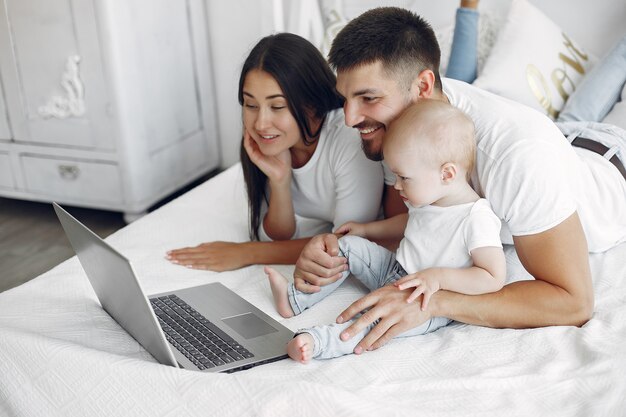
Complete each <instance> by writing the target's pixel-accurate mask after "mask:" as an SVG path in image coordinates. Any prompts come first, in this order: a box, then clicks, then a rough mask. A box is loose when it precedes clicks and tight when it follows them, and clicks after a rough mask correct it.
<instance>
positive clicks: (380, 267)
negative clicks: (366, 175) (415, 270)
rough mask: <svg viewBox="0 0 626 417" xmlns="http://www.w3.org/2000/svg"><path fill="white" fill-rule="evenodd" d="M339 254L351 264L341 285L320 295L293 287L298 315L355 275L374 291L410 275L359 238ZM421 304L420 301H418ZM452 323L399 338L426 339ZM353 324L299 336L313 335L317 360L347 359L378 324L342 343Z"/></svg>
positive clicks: (343, 244)
mask: <svg viewBox="0 0 626 417" xmlns="http://www.w3.org/2000/svg"><path fill="white" fill-rule="evenodd" d="M339 253H340V255H341V256H343V257H345V258H346V259H347V260H348V265H349V266H350V271H346V272H344V273H343V276H342V277H341V279H339V280H338V281H336V282H334V283H332V284H330V285H325V286H323V287H321V290H320V291H319V292H317V293H310V294H309V293H303V292H301V291H298V290H296V288H295V287H294V285H293V284H290V285H289V287H288V290H287V293H288V297H289V303H290V304H291V308H292V309H293V311H294V313H295V314H300V313H302V312H303V311H304V310H306V309H307V308H309V307H312V306H313V305H315V304H317V303H318V302H319V301H321V300H323V299H324V298H326V297H327V296H328V295H329V294H331V293H332V292H333V291H334V290H335V289H336V288H337V287H339V286H340V285H341V283H342V282H343V281H344V280H345V279H346V278H347V277H348V276H349V275H350V274H352V275H354V276H355V277H356V278H357V279H358V280H359V281H361V282H362V283H363V284H364V285H365V286H366V287H367V288H368V289H369V290H370V291H372V290H375V289H378V288H380V287H384V286H385V285H388V284H391V283H394V282H396V281H397V280H399V279H400V278H402V277H403V276H405V275H407V273H406V271H405V270H404V268H402V265H400V264H399V263H398V261H396V256H395V254H394V253H393V252H390V251H388V250H387V249H385V248H383V247H382V246H379V245H377V244H375V243H373V242H370V241H369V240H367V239H363V238H361V237H358V236H344V237H342V238H341V239H339ZM416 302H417V301H416ZM450 322H451V320H449V319H447V318H444V317H433V318H432V319H430V320H428V321H427V322H425V323H423V324H422V325H420V326H418V327H416V328H413V329H411V330H408V331H406V332H404V333H402V334H401V335H399V336H398V337H407V336H415V335H422V334H425V333H429V332H432V331H434V330H436V329H438V328H440V327H443V326H446V325H448V324H449V323H450ZM351 324H352V322H347V323H342V324H331V325H327V326H316V327H312V328H309V329H301V330H299V331H298V333H309V334H310V335H311V336H312V337H313V340H314V345H315V347H314V350H313V357H314V358H316V359H330V358H335V357H337V356H342V355H347V354H350V353H352V352H353V351H354V348H355V347H356V345H357V344H358V343H359V342H360V341H361V339H363V337H364V336H365V335H366V334H367V333H368V332H369V331H370V330H371V329H372V328H373V327H374V326H375V325H376V324H377V322H375V323H373V324H371V325H370V326H368V327H367V328H366V329H364V330H363V331H362V332H361V333H359V334H357V335H355V336H353V337H352V339H350V340H348V341H347V342H344V341H342V340H341V339H339V335H340V334H341V332H342V331H343V330H345V329H346V328H348V326H350V325H351Z"/></svg>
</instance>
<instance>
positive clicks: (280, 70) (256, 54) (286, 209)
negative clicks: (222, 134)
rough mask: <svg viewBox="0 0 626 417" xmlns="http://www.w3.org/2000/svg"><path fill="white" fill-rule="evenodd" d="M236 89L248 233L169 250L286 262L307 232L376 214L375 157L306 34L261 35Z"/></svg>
mask: <svg viewBox="0 0 626 417" xmlns="http://www.w3.org/2000/svg"><path fill="white" fill-rule="evenodd" d="M238 96H239V103H240V104H241V105H242V111H243V124H244V134H243V140H242V145H241V164H242V168H243V173H244V179H245V183H246V189H247V192H248V203H249V207H250V237H251V241H250V242H243V243H231V242H210V243H203V244H201V245H198V246H196V247H191V248H182V249H177V250H173V251H170V252H168V254H167V258H168V259H169V260H171V261H172V262H174V263H177V264H181V265H184V266H187V267H190V268H196V269H210V270H214V271H225V270H231V269H236V268H240V267H243V266H246V265H251V264H293V263H295V261H296V260H297V258H298V255H299V254H300V251H301V249H302V248H303V247H304V245H305V244H306V242H307V241H308V238H307V237H311V236H313V235H315V234H318V233H322V232H329V231H331V230H333V228H335V227H338V226H340V225H342V224H343V223H345V222H347V221H358V222H365V221H371V220H374V219H375V218H376V217H377V215H378V213H379V210H380V204H381V196H382V189H383V172H382V166H381V165H380V163H378V162H373V161H370V160H368V159H367V158H366V157H365V155H364V154H363V152H362V151H361V146H360V138H359V135H358V132H357V131H356V129H352V128H350V127H347V126H345V124H344V116H343V111H342V110H341V107H342V105H343V101H342V99H341V98H340V97H339V96H338V95H337V93H336V92H335V76H334V74H333V73H332V71H331V70H330V68H329V67H328V64H327V63H326V61H325V60H324V58H323V57H322V55H321V54H320V53H319V51H318V50H317V49H316V48H315V47H314V46H313V45H312V44H311V43H310V42H308V41H307V40H306V39H304V38H302V37H300V36H297V35H293V34H289V33H281V34H276V35H271V36H267V37H265V38H263V39H261V41H259V43H258V44H257V45H256V46H255V47H254V48H253V49H252V51H251V52H250V55H249V56H248V58H247V59H246V61H245V63H244V65H243V68H242V71H241V76H240V79H239V95H238Z"/></svg>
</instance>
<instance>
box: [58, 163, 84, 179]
mask: <svg viewBox="0 0 626 417" xmlns="http://www.w3.org/2000/svg"><path fill="white" fill-rule="evenodd" d="M79 174H80V169H79V168H78V166H76V165H59V175H60V176H61V178H63V179H64V180H68V181H72V180H75V179H76V178H78V175H79Z"/></svg>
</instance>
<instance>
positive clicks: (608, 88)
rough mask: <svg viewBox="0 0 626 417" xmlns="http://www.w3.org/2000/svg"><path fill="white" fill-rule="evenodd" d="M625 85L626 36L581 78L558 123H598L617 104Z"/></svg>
mask: <svg viewBox="0 0 626 417" xmlns="http://www.w3.org/2000/svg"><path fill="white" fill-rule="evenodd" d="M625 82H626V36H624V37H623V38H622V39H621V40H620V41H619V42H618V43H617V44H616V45H615V46H614V47H613V49H611V50H610V51H609V53H608V54H607V55H606V56H605V57H604V58H603V59H602V60H601V61H600V62H598V63H597V64H596V65H595V66H594V67H593V68H592V69H591V71H589V73H588V74H587V75H586V76H585V78H583V80H582V81H581V83H580V84H579V85H578V87H576V90H574V92H573V93H572V95H571V96H570V97H569V98H568V100H567V102H566V103H565V106H563V109H562V110H561V113H560V114H559V117H558V119H557V122H566V121H586V122H601V121H602V120H604V118H605V117H606V115H607V114H608V113H609V111H611V109H612V108H613V106H614V105H615V103H616V102H618V101H619V99H620V94H621V92H622V88H623V87H624V83H625ZM624 98H625V97H622V99H624Z"/></svg>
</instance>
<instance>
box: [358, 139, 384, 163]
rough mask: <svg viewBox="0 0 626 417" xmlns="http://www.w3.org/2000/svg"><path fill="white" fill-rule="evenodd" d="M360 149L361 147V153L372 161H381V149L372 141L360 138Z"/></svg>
mask: <svg viewBox="0 0 626 417" xmlns="http://www.w3.org/2000/svg"><path fill="white" fill-rule="evenodd" d="M361 149H363V153H364V154H365V156H366V157H367V159H370V160H372V161H382V160H383V151H382V149H381V148H378V149H376V147H375V146H374V142H373V141H365V140H361Z"/></svg>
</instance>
